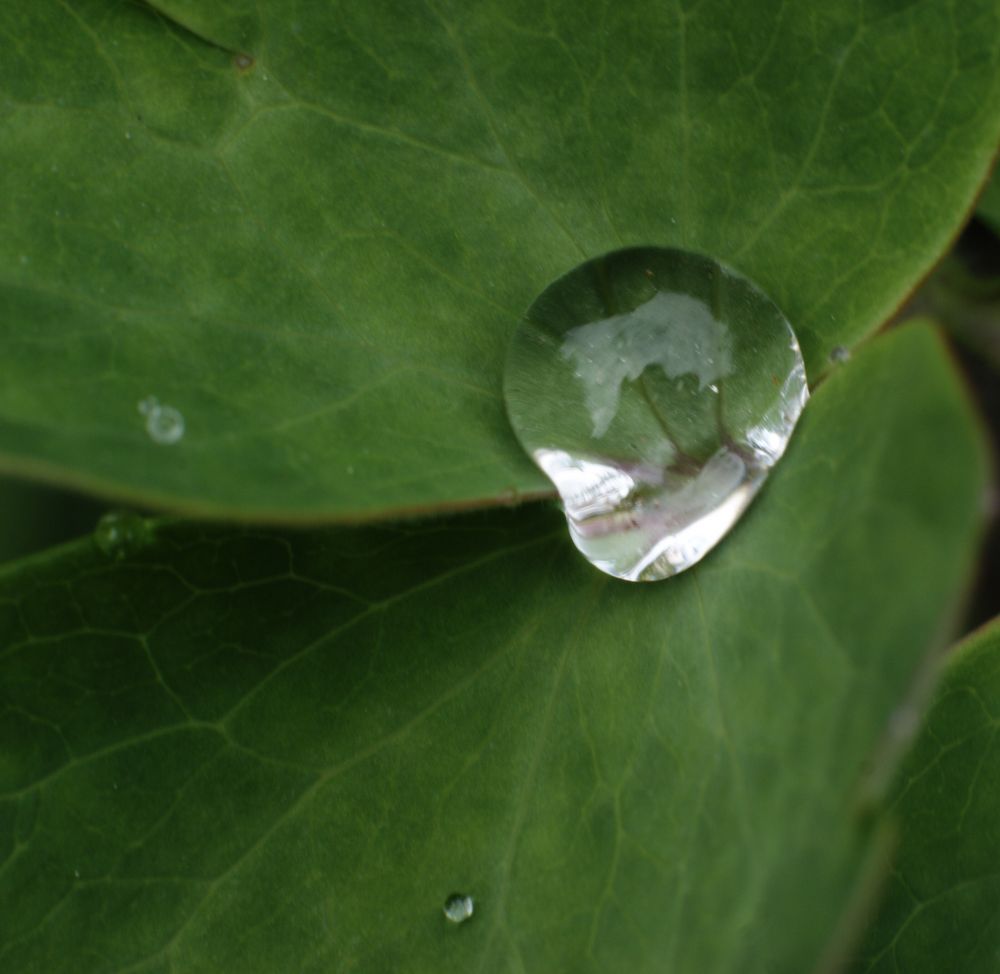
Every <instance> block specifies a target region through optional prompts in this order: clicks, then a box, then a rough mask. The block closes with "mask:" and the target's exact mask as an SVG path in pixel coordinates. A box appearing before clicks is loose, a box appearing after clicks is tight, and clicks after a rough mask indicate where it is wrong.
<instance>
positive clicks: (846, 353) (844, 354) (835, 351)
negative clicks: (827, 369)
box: [830, 345, 851, 365]
mask: <svg viewBox="0 0 1000 974" xmlns="http://www.w3.org/2000/svg"><path fill="white" fill-rule="evenodd" d="M850 357H851V350H850V349H849V348H846V347H844V346H843V345H836V346H834V348H832V349H830V361H831V362H832V363H833V364H834V365H841V364H842V363H844V362H846V361H847V360H848V359H849V358H850Z"/></svg>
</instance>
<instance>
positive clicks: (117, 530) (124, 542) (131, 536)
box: [94, 511, 151, 559]
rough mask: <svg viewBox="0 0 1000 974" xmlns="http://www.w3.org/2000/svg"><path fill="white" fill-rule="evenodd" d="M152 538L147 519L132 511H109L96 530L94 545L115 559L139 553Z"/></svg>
mask: <svg viewBox="0 0 1000 974" xmlns="http://www.w3.org/2000/svg"><path fill="white" fill-rule="evenodd" d="M150 537H151V532H150V529H149V525H148V524H147V522H146V519H145V518H143V517H140V516H139V515H138V514H135V513H134V512H132V511H109V512H108V513H107V514H105V515H104V516H103V517H102V518H101V519H100V520H99V521H98V522H97V527H96V528H94V543H95V544H96V545H97V547H98V548H100V550H101V551H103V552H104V554H106V555H108V556H109V557H110V558H115V559H122V558H125V557H126V556H127V555H130V554H133V553H134V552H136V551H138V550H139V549H140V548H142V547H143V546H144V545H145V544H146V543H147V542H148V541H149V540H150Z"/></svg>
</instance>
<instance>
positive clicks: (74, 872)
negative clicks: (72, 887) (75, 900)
mask: <svg viewBox="0 0 1000 974" xmlns="http://www.w3.org/2000/svg"><path fill="white" fill-rule="evenodd" d="M73 875H74V876H76V878H77V879H79V878H80V870H79V869H74V870H73Z"/></svg>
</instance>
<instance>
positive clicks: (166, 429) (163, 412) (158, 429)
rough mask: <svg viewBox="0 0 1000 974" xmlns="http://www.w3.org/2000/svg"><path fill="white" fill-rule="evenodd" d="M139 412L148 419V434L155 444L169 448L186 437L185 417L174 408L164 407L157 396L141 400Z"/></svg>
mask: <svg viewBox="0 0 1000 974" xmlns="http://www.w3.org/2000/svg"><path fill="white" fill-rule="evenodd" d="M138 409H139V412H140V413H142V415H143V416H145V417H146V432H147V433H148V434H149V438H150V439H151V440H153V442H154V443H162V444H164V445H167V446H169V445H170V444H172V443H176V442H178V440H180V439H181V437H183V436H184V416H183V414H182V413H181V412H180V410H178V409H175V408H174V407H173V406H163V405H161V404H160V401H159V400H158V399H157V398H156V396H146V398H145V399H140V400H139V405H138Z"/></svg>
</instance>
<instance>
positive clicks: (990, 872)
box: [857, 622, 1000, 974]
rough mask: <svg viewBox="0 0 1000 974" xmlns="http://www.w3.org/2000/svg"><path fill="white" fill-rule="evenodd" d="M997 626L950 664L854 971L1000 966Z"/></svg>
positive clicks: (899, 795) (909, 770)
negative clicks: (884, 892) (877, 908)
mask: <svg viewBox="0 0 1000 974" xmlns="http://www.w3.org/2000/svg"><path fill="white" fill-rule="evenodd" d="M998 726H1000V623H997V622H994V623H993V624H992V625H991V626H989V627H987V628H985V629H983V630H981V631H980V632H978V633H977V634H975V635H974V636H972V637H971V638H970V639H969V640H967V642H966V643H965V644H964V645H963V646H961V647H960V648H959V649H958V650H956V653H955V655H954V657H953V658H952V659H951V660H950V661H949V662H948V665H947V666H946V668H945V671H944V677H943V679H942V681H941V684H940V686H939V687H938V690H937V693H936V695H935V698H934V701H933V705H932V707H931V709H930V713H929V714H928V717H927V720H926V723H925V724H924V726H923V728H922V729H921V731H920V735H919V738H918V740H917V744H916V746H915V748H914V750H913V752H912V754H910V755H909V757H908V758H907V760H906V763H905V765H904V766H903V768H902V773H901V775H900V779H899V783H898V786H897V789H896V797H895V801H894V812H895V813H896V815H897V816H898V818H899V821H900V842H899V852H898V855H897V857H896V861H895V862H894V864H893V867H892V875H891V880H890V883H889V891H888V898H887V901H886V903H885V904H884V906H883V908H882V910H881V913H880V915H879V917H878V920H877V922H876V923H875V924H874V926H873V927H872V929H871V931H870V932H869V934H868V936H867V938H866V943H865V945H864V951H863V959H861V960H859V962H858V965H857V970H858V971H871V972H878V974H883V972H885V974H889V972H893V974H894V972H896V971H907V972H910V971H912V972H914V974H920V972H922V971H942V970H947V971H953V972H955V974H967V972H968V974H972V972H974V971H976V972H978V971H989V970H993V969H995V968H996V966H997V958H998V956H1000V913H998V911H997V906H996V904H997V902H998V901H1000V825H998V817H997V808H998V807H1000V806H998V792H997V787H998V786H997V782H998V781H1000V751H998V748H997V727H998Z"/></svg>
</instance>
